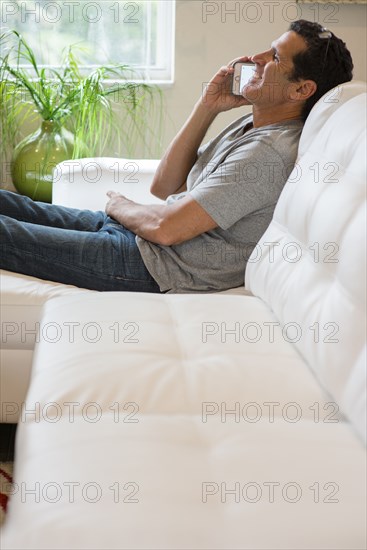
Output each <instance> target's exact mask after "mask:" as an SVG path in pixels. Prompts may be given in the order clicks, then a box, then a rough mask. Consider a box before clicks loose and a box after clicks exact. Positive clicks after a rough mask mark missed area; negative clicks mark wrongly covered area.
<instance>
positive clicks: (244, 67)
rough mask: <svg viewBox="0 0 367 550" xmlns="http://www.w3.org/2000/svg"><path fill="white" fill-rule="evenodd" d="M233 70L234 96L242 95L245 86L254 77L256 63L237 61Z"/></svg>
mask: <svg viewBox="0 0 367 550" xmlns="http://www.w3.org/2000/svg"><path fill="white" fill-rule="evenodd" d="M233 68H234V73H233V80H232V94H234V95H242V93H241V92H242V90H243V87H244V85H245V84H246V83H247V82H248V81H249V80H250V78H251V77H252V76H254V69H255V63H251V62H248V63H242V62H241V61H237V63H235V64H234V65H233Z"/></svg>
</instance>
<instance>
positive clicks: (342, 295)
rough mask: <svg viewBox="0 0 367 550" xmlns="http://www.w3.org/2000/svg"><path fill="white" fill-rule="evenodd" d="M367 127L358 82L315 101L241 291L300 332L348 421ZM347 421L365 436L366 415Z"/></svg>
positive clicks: (360, 301)
mask: <svg viewBox="0 0 367 550" xmlns="http://www.w3.org/2000/svg"><path fill="white" fill-rule="evenodd" d="M365 125H366V86H365V84H363V83H358V82H352V83H348V84H344V85H342V86H340V87H338V88H337V89H334V90H331V91H330V92H329V93H328V94H327V95H326V96H325V97H324V98H322V99H321V100H320V101H319V102H318V103H317V104H316V106H315V107H314V108H313V110H312V111H311V114H310V115H309V118H308V120H307V122H306V125H305V128H304V131H303V133H302V137H301V141H300V147H299V158H298V161H297V164H296V166H295V169H294V170H293V172H292V174H291V176H290V178H289V180H288V182H287V184H286V186H285V188H284V190H283V192H282V195H281V198H280V200H279V202H278V205H277V207H276V210H275V213H274V218H273V220H272V222H271V224H270V226H269V228H268V230H267V231H266V232H265V234H264V235H263V237H262V239H261V241H260V243H259V245H258V247H257V248H256V249H255V250H254V253H253V255H252V257H251V258H250V261H249V263H248V267H247V270H246V287H248V288H249V289H250V290H251V291H252V292H253V294H255V295H256V296H259V297H260V298H262V299H263V300H264V301H265V302H267V303H268V304H269V305H270V307H271V308H272V310H273V311H274V313H275V315H276V317H277V318H278V319H279V320H280V321H281V322H282V323H283V324H287V323H296V324H297V326H300V327H302V331H303V334H302V338H299V339H298V340H297V339H296V340H295V342H294V343H295V345H296V346H297V348H298V350H299V351H300V353H301V354H302V355H303V357H304V358H305V359H306V360H307V362H308V364H309V365H310V367H311V368H312V369H313V370H314V372H315V373H316V375H317V376H318V378H319V380H320V381H321V383H322V384H323V385H324V386H325V388H326V389H327V390H328V391H330V392H331V394H332V395H333V397H334V399H335V400H336V401H337V402H339V403H343V407H344V411H345V412H346V413H347V414H349V413H350V410H351V406H352V403H348V397H346V396H345V395H344V391H345V388H346V386H347V383H348V379H349V378H350V376H352V373H353V371H354V365H355V364H356V362H357V361H358V358H359V355H360V353H361V352H362V349H363V347H364V344H365V340H366V321H365V311H366V286H365V280H366V265H365V251H366V196H365V182H366V128H365ZM348 395H353V392H352V393H350V394H348ZM350 417H351V419H352V421H353V422H354V424H355V426H356V429H357V430H358V431H359V432H360V433H362V432H363V426H364V425H365V420H364V415H363V414H359V415H356V414H353V415H351V416H350Z"/></svg>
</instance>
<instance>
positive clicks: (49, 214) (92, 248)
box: [0, 190, 160, 292]
mask: <svg viewBox="0 0 367 550" xmlns="http://www.w3.org/2000/svg"><path fill="white" fill-rule="evenodd" d="M0 213H1V215H0V224H1V225H0V231H1V233H0V245H1V248H0V250H1V263H0V267H2V268H3V269H7V270H9V271H16V272H17V273H23V274H25V275H32V276H33V277H39V278H40V279H48V280H51V281H56V282H59V283H65V284H70V285H75V286H78V287H82V288H88V289H91V290H100V291H112V290H120V291H136V292H160V290H159V286H158V284H157V283H156V281H155V280H154V279H153V277H152V276H151V275H150V273H149V272H148V270H147V268H146V267H145V264H144V262H143V259H142V257H141V255H140V252H139V249H138V247H137V245H136V242H135V234H134V233H132V232H131V231H129V230H128V229H126V228H125V227H123V226H122V225H121V224H119V223H117V222H116V221H114V220H113V219H111V218H110V217H109V216H107V214H105V213H104V212H92V211H90V210H77V209H74V208H65V207H63V206H56V205H53V204H46V203H42V202H34V201H32V200H31V199H29V198H28V197H24V196H22V195H17V194H16V193H12V192H10V191H3V190H0Z"/></svg>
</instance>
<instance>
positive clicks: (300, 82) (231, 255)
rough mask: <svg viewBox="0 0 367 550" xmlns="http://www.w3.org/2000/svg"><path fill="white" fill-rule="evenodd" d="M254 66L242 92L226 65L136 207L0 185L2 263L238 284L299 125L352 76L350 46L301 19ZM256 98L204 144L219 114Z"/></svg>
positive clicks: (119, 280) (203, 285)
mask: <svg viewBox="0 0 367 550" xmlns="http://www.w3.org/2000/svg"><path fill="white" fill-rule="evenodd" d="M236 61H244V62H247V61H252V62H253V63H254V64H255V70H254V76H253V77H252V78H251V79H250V80H249V82H248V83H247V84H246V85H245V87H244V89H243V90H242V97H241V96H234V95H233V94H232V93H231V81H232V74H233V63H231V64H230V65H229V66H226V67H222V68H221V69H220V70H219V71H218V72H217V74H216V75H215V76H214V77H213V79H212V80H211V82H210V83H209V85H208V86H207V88H206V90H205V91H204V93H203V95H202V97H201V98H200V100H199V101H198V102H197V104H196V105H195V107H194V110H193V112H192V114H191V116H190V118H189V119H188V121H187V122H186V124H185V125H184V127H183V128H182V130H181V131H180V132H179V133H178V135H177V136H176V138H175V139H174V140H173V142H172V143H171V145H170V146H169V148H168V150H167V152H166V154H165V155H164V157H163V159H162V161H161V163H160V166H159V168H158V170H157V173H156V175H155V177H154V180H153V183H152V192H153V193H154V194H155V195H157V196H158V197H160V198H162V199H166V203H165V204H162V205H148V206H147V205H140V204H137V203H134V202H132V201H130V200H128V199H127V198H125V197H124V196H122V195H120V194H119V193H115V192H113V191H110V192H109V193H108V198H109V200H108V202H107V205H106V209H105V212H89V211H79V210H73V209H67V208H63V207H58V206H55V205H45V204H41V203H34V202H33V201H31V200H30V199H28V198H25V197H20V196H18V195H16V194H14V193H9V192H3V194H2V195H3V196H2V205H1V212H2V215H1V226H2V227H1V239H2V256H3V258H2V265H1V267H3V268H5V269H8V270H11V271H17V272H20V273H24V274H28V275H33V276H36V277H40V278H44V279H50V280H54V281H58V282H62V283H69V284H74V285H77V286H80V287H84V288H89V289H95V290H122V291H127V290H131V291H141V292H193V291H219V290H223V289H226V288H230V287H236V286H240V285H242V284H243V278H244V271H245V266H246V259H247V258H248V255H249V253H250V252H251V249H252V248H253V247H254V246H255V244H256V242H257V241H258V240H259V239H260V237H261V235H262V234H263V233H264V231H265V230H266V228H267V226H268V225H269V223H270V221H271V218H272V214H273V211H274V207H275V204H276V201H277V199H278V197H279V195H280V192H281V190H282V188H283V186H284V183H285V181H286V179H287V177H288V175H289V173H290V172H291V170H292V168H293V165H294V163H295V160H296V155H297V147H298V140H299V137H300V133H301V130H302V125H303V122H304V120H305V118H306V117H307V115H308V113H309V111H310V109H311V107H312V105H313V104H314V103H315V102H316V101H317V100H318V99H319V98H320V97H321V96H322V95H323V94H324V93H325V92H326V91H327V90H329V89H331V88H333V87H334V86H336V85H338V84H340V83H342V82H346V81H348V80H351V78H352V68H353V63H352V59H351V56H350V53H349V51H348V50H347V49H346V47H345V44H344V42H342V41H341V40H340V39H338V38H337V37H336V36H335V35H334V34H333V33H331V32H329V31H327V30H325V29H323V28H322V27H321V26H320V25H318V24H317V23H311V22H308V21H303V20H300V21H296V22H294V23H292V24H291V26H290V29H289V31H288V32H286V33H285V34H283V35H282V36H281V37H280V38H278V39H277V40H275V41H274V42H273V43H272V44H271V47H270V48H269V49H268V50H266V51H264V52H261V53H258V54H256V55H253V56H250V57H248V56H245V57H241V58H239V59H238V60H236ZM244 105H252V114H251V115H247V116H244V117H242V118H240V119H239V120H237V121H236V122H234V123H233V124H231V125H230V126H229V127H228V128H227V129H226V130H224V131H223V132H222V133H221V134H220V135H219V136H217V138H215V139H214V140H212V141H211V142H210V143H209V144H207V145H206V146H204V147H201V148H200V144H201V142H202V140H203V138H204V136H205V134H206V132H207V130H208V128H209V126H210V125H211V124H212V122H213V121H214V119H215V118H216V117H217V115H218V114H219V113H221V112H223V111H226V110H229V109H233V108H237V107H241V106H244Z"/></svg>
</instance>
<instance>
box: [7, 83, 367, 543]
mask: <svg viewBox="0 0 367 550" xmlns="http://www.w3.org/2000/svg"><path fill="white" fill-rule="evenodd" d="M365 113H366V87H365V85H364V84H362V83H358V82H353V83H349V84H346V85H343V86H341V87H339V88H338V89H336V90H332V91H331V92H329V94H327V95H326V96H324V98H322V99H321V100H320V101H319V102H318V104H317V105H316V106H315V107H314V109H313V110H312V112H311V114H310V115H309V118H308V120H307V123H306V125H305V128H304V130H303V133H302V137H301V141H300V148H299V158H298V161H297V164H296V167H295V169H294V171H293V173H292V174H291V176H290V178H289V181H288V182H287V184H286V186H285V188H284V190H283V192H282V195H281V197H280V200H279V203H278V205H277V208H276V211H275V214H274V218H273V221H272V222H271V224H270V226H269V228H268V230H267V231H266V233H265V234H264V235H263V237H262V239H261V241H260V243H259V244H258V246H257V247H256V248H255V250H254V252H253V255H252V257H251V258H250V261H249V263H248V266H247V269H246V274H245V286H244V287H243V288H242V289H236V290H234V291H233V294H234V295H231V292H230V293H224V294H217V295H213V294H211V295H209V294H204V295H146V294H134V293H97V292H90V291H80V290H78V289H75V288H72V287H66V286H65V285H56V284H54V283H47V282H41V281H37V280H36V279H31V278H27V277H22V276H18V275H14V274H10V273H3V274H2V293H3V305H4V308H5V309H4V311H5V320H4V317H3V324H4V322H5V323H8V324H7V325H6V324H5V325H4V326H5V327H6V330H7V333H6V338H5V340H6V342H5V343H6V346H7V350H5V352H6V353H5V355H6V357H5V359H6V362H5V364H6V367H5V371H2V376H3V372H5V373H6V377H7V379H8V382H9V383H8V389H9V391H10V390H11V391H13V393H12V394H10V397H11V398H10V397H9V395H6V391H5V392H4V393H3V394H2V401H3V421H8V422H9V421H12V419H13V421H14V418H15V416H16V414H17V412H16V411H15V409H16V405H17V403H20V402H21V401H24V405H23V409H22V412H21V413H20V416H19V424H18V431H17V445H16V462H15V474H14V477H15V486H14V489H13V495H12V497H11V500H10V506H9V510H8V514H7V519H6V522H5V526H4V529H3V533H2V547H3V548H4V549H5V548H6V549H20V548H22V549H23V548H24V549H26V548H27V549H31V548H32V549H33V548H37V549H46V548H47V549H56V548H57V549H74V548H75V549H82V548H83V549H104V548H109V549H207V550H209V549H225V548H231V549H248V550H250V549H251V550H253V549H259V550H260V549H265V548H266V549H274V550H275V549H277V550H278V549H304V550H306V549H307V550H310V549H315V550H316V549H317V550H319V549H333V550H336V549H348V550H350V549H362V548H365V547H366V479H365V477H366V454H365V447H364V443H365V437H366V371H365V367H366V320H365V312H366V289H365V276H366V272H365V251H366V246H365V245H366V243H365V240H366V217H365V216H366V212H365V206H366V197H365V181H366V159H365V154H366V128H365ZM84 162H90V159H89V161H84ZM105 163H107V164H109V161H105ZM69 168H70V166H68V165H66V166H65V165H64V166H62V167H61V168H60V170H61V174H62V175H61V177H59V176H60V174H59V175H58V183H57V184H56V186H57V185H60V186H62V187H63V189H64V191H63V193H64V195H63V193H61V191H62V189H61V187H60V189H59V190H60V194H59V199H58V200H60V201H61V202H63V203H64V204H66V203H68V201H71V202H74V199H70V194H69V192H70V193H76V194H78V186H79V185H81V186H83V185H84V183H83V181H82V180H81V179H80V178H79V179H78V177H76V179H75V181H74V183H73V185H74V184H75V188H74V187H73V188H71V184H68V182H67V181H65V178H66V176H65V174H66V172H67V171H68V170H69ZM78 172H79V174H80V175H82V176H83V166H82V165H80V166H79V168H78V167H77V168H76V172H75V173H76V174H77V173H78ZM106 177H108V176H106ZM66 179H67V178H66ZM56 186H55V190H56ZM68 186H69V187H70V188H68ZM80 189H81V187H80V188H79V190H80ZM57 192H58V191H56V193H57ZM84 192H85V191H83V193H84ZM62 196H64V198H65V200H64V199H63V198H62ZM84 196H85V195H84ZM67 197H69V198H67ZM69 204H70V203H69ZM228 294H229V295H228ZM42 304H43V305H42ZM22 319H23V320H24V319H25V321H22ZM21 322H25V323H26V325H25V327H26V328H28V325H31V324H32V323H35V322H39V324H40V325H39V335H40V336H39V338H38V340H39V341H38V342H37V343H36V346H35V351H34V353H33V352H32V349H30V348H32V344H31V342H30V340H27V342H26V343H25V342H24V334H23V335H22V331H21V326H20V323H21ZM9 323H10V324H9ZM11 323H13V325H11ZM27 323H28V325H27ZM12 327H13V328H12ZM17 328H18V329H19V330H18V331H17ZM12 332H13V333H14V334H12ZM23 332H24V331H23ZM34 339H35V338H33V340H34ZM36 339H37V338H36ZM3 341H4V335H3ZM32 353H33V356H32ZM12 354H13V355H12ZM16 354H18V359H17V358H16ZM10 356H12V357H13V359H11V357H10ZM22 357H27V358H26V359H25V360H24V362H23V361H22ZM12 360H13V363H12ZM22 363H24V364H22ZM26 363H28V364H29V363H32V370H31V376H30V385H29V388H28V391H27V394H26V396H24V394H23V395H22V392H24V391H25V386H26V384H25V383H23V387H22V392H18V393H16V391H15V389H14V386H15V384H16V383H18V382H16V383H15V382H14V380H15V379H14V380H13V381H12V380H11V373H12V371H11V368H12V364H13V365H16V372H17V373H18V375H19V376H18V380H20V379H21V377H22V374H21V373H22V372H23V370H24V371H25V372H26V371H27V368H26ZM22 369H23V370H22ZM12 384H13V385H12ZM11 399H14V400H15V401H14V403H15V405H14V409H13V411H12V410H11V406H10V405H9V403H11ZM4 403H5V406H4ZM18 414H19V413H18ZM12 415H13V416H12Z"/></svg>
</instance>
